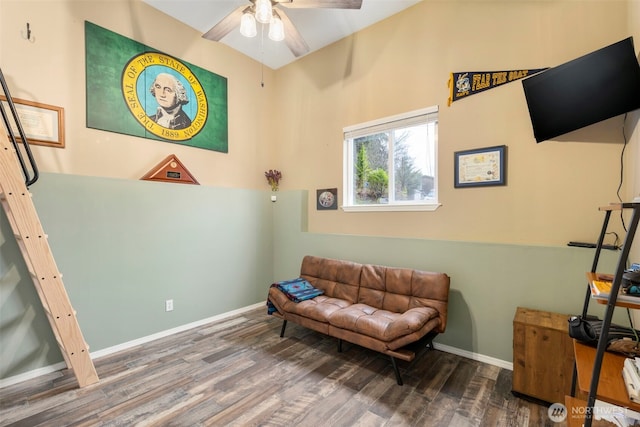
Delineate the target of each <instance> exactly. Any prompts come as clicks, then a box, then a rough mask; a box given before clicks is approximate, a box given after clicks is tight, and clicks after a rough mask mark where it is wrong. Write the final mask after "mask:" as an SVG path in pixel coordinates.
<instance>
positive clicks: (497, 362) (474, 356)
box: [433, 342, 513, 371]
mask: <svg viewBox="0 0 640 427" xmlns="http://www.w3.org/2000/svg"><path fill="white" fill-rule="evenodd" d="M433 347H434V348H435V349H436V350H440V351H444V352H445V353H451V354H455V355H458V356H462V357H466V358H467V359H471V360H477V361H478V362H482V363H487V364H489V365H494V366H498V367H499V368H503V369H508V370H510V371H513V362H507V361H506V360H502V359H496V358H495V357H491V356H485V355H484V354H479V353H474V352H472V351H467V350H462V349H459V348H456V347H451V346H449V345H446V344H440V343H437V342H434V343H433Z"/></svg>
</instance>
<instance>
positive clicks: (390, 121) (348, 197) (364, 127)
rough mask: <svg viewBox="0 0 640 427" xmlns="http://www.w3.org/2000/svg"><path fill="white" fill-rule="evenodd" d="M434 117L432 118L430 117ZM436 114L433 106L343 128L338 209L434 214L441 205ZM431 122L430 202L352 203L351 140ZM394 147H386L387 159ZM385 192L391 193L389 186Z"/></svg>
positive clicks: (352, 146)
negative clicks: (387, 151) (432, 142)
mask: <svg viewBox="0 0 640 427" xmlns="http://www.w3.org/2000/svg"><path fill="white" fill-rule="evenodd" d="M434 115H435V119H434V118H433V116H434ZM438 115H439V108H438V106H437V105H435V106H431V107H426V108H422V109H419V110H414V111H409V112H407V113H402V114H397V115H394V116H389V117H384V118H381V119H376V120H372V121H369V122H365V123H360V124H357V125H351V126H347V127H345V128H343V133H342V135H343V172H342V177H343V189H344V191H343V194H344V196H343V200H342V206H341V208H342V210H343V211H345V212H389V211H391V212H402V211H435V210H436V209H438V207H440V206H442V204H441V203H440V202H439V201H438V132H437V127H438V120H439V119H438ZM431 121H434V122H435V124H436V135H435V141H434V150H433V151H434V153H433V168H434V176H433V182H434V187H433V188H434V190H435V191H434V197H433V200H429V201H421V202H416V201H415V200H402V201H394V202H393V203H386V204H373V203H371V204H358V205H356V204H353V200H354V195H353V191H354V188H353V185H352V183H353V182H354V176H353V163H352V159H354V153H353V148H354V144H353V143H352V141H353V139H355V138H357V137H362V136H366V135H372V134H375V133H377V132H379V133H382V132H386V131H391V130H394V129H401V128H402V127H409V126H410V125H412V124H422V123H429V122H431ZM394 148H395V147H390V148H389V151H390V152H389V155H390V158H393V157H392V156H393V150H394ZM389 187H390V189H389V191H392V189H391V185H389Z"/></svg>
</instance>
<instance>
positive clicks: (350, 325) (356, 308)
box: [329, 304, 438, 342]
mask: <svg viewBox="0 0 640 427" xmlns="http://www.w3.org/2000/svg"><path fill="white" fill-rule="evenodd" d="M437 317H438V312H437V311H436V310H435V309H434V308H431V307H417V308H412V309H410V310H407V311H406V312H404V313H394V312H392V311H389V310H383V309H378V308H374V307H371V306H369V305H367V304H353V305H350V306H349V307H346V308H343V309H341V310H337V311H335V312H333V313H332V314H331V315H330V316H329V323H330V324H331V326H335V327H336V328H342V329H347V330H350V331H353V332H357V333H360V334H364V335H367V336H370V337H373V338H376V339H379V340H382V341H387V342H389V341H393V340H396V339H398V338H399V337H402V336H405V335H409V334H412V333H414V332H416V331H419V330H421V329H422V328H423V327H424V325H426V324H427V323H428V322H429V321H430V320H431V319H435V318H437Z"/></svg>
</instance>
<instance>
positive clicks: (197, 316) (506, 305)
mask: <svg viewBox="0 0 640 427" xmlns="http://www.w3.org/2000/svg"><path fill="white" fill-rule="evenodd" d="M31 191H32V193H33V200H34V203H35V205H36V208H37V210H38V212H39V215H40V219H41V222H42V224H43V227H44V230H45V232H46V233H47V234H48V235H49V242H50V245H51V248H52V250H53V254H54V257H55V259H56V263H57V265H58V268H59V270H60V271H61V272H62V273H63V275H64V277H63V280H64V283H65V287H66V288H67V292H68V294H69V297H70V299H71V302H72V304H73V306H74V308H75V309H76V311H77V316H78V320H79V322H80V326H81V328H82V331H83V334H84V336H85V339H86V341H87V343H88V344H89V345H90V348H91V351H92V352H95V351H98V350H101V349H106V348H109V347H113V346H117V345H120V344H123V343H126V342H129V341H132V340H136V339H139V338H143V337H147V336H149V335H152V334H155V333H159V332H162V331H166V330H168V329H172V328H176V327H180V326H182V325H186V324H189V323H192V322H197V321H199V320H202V319H207V318H210V317H213V316H216V315H219V314H222V313H225V312H229V311H232V310H235V309H238V308H242V307H246V306H249V305H252V304H255V303H258V302H261V301H263V300H264V298H265V296H266V292H267V288H268V286H269V284H270V283H271V282H272V281H274V280H281V279H287V278H292V277H296V276H297V275H298V274H299V269H300V262H301V260H302V257H303V256H304V255H305V254H313V255H318V256H326V257H331V258H341V259H348V260H353V261H357V262H363V263H374V264H382V265H389V266H397V267H410V268H418V269H423V270H431V271H441V272H446V273H447V274H449V275H450V276H451V298H450V305H449V321H448V326H447V331H446V333H445V334H443V335H440V336H439V337H438V338H437V342H439V343H441V344H446V345H449V346H453V347H456V348H459V349H462V350H466V351H470V352H475V353H479V354H482V355H485V356H489V357H493V358H497V359H500V360H504V361H507V362H510V361H511V359H512V353H511V346H512V320H513V316H514V314H515V310H516V307H518V306H526V307H531V308H538V309H543V310H549V311H555V312H559V313H579V312H580V310H581V305H582V302H583V299H584V295H585V291H586V287H585V286H586V282H585V279H584V272H585V271H587V270H589V269H590V267H591V261H592V259H591V257H592V254H593V251H592V250H588V249H581V248H569V247H544V246H523V245H504V244H488V243H473V242H454V241H434V240H423V239H404V238H403V239H399V238H386V237H369V236H353V235H329V234H314V233H309V232H308V231H307V225H306V216H307V211H306V209H307V197H308V193H307V192H306V191H285V192H281V193H278V200H277V201H276V202H275V203H272V202H271V201H270V197H269V193H268V192H266V191H256V190H241V189H224V188H213V187H204V186H191V185H183V184H165V183H157V182H147V181H131V180H116V179H107V178H95V177H83V176H71V175H60V174H43V176H42V178H41V179H40V181H38V182H37V183H36V184H35V185H33V186H32V188H31ZM327 214H331V213H330V212H327ZM354 215H358V214H357V213H354ZM398 220H400V221H401V220H402V214H401V213H399V214H398ZM428 220H429V213H425V221H428ZM598 232H599V230H594V238H595V236H597V234H598ZM616 256H617V254H616V253H613V252H610V251H605V252H604V253H603V259H602V261H601V265H602V270H603V271H608V270H610V269H611V267H612V265H613V264H614V263H615V261H616ZM166 299H173V300H174V304H175V310H174V311H172V312H168V313H167V312H165V311H164V301H165V300H166ZM594 306H595V304H594ZM598 308H601V307H598ZM594 313H596V314H598V313H601V310H595V311H594ZM0 356H1V357H0V379H6V378H10V377H13V376H16V375H19V374H23V373H25V372H28V371H32V370H35V369H38V368H42V367H46V366H49V365H52V364H55V363H58V362H60V361H62V358H61V355H60V352H59V350H58V348H57V344H56V342H55V340H54V338H53V336H52V333H51V331H50V328H49V325H48V323H47V321H46V318H45V316H44V314H43V311H42V308H41V306H40V302H39V301H38V299H37V295H36V292H35V289H34V286H33V284H32V282H31V279H30V277H29V275H28V273H27V270H26V267H25V265H24V261H23V260H22V258H21V255H20V253H19V250H18V247H17V245H16V242H15V239H14V238H13V234H12V232H11V230H10V227H9V224H8V221H7V218H6V216H5V215H4V212H2V211H0Z"/></svg>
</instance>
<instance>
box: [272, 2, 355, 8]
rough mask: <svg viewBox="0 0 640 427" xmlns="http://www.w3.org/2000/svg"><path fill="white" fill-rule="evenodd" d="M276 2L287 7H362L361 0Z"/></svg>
mask: <svg viewBox="0 0 640 427" xmlns="http://www.w3.org/2000/svg"><path fill="white" fill-rule="evenodd" d="M278 3H279V4H281V5H282V6H284V7H286V8H289V9H303V8H327V9H360V8H361V7H362V0H291V1H287V0H283V1H281V2H278Z"/></svg>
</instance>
